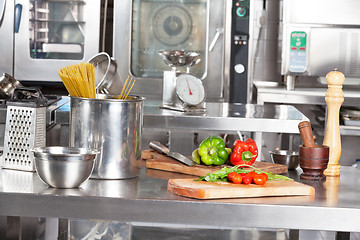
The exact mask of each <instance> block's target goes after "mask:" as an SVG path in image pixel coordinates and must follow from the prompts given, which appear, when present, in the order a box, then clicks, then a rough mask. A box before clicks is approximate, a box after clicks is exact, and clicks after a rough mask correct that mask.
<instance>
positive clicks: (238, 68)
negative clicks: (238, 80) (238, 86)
mask: <svg viewBox="0 0 360 240" xmlns="http://www.w3.org/2000/svg"><path fill="white" fill-rule="evenodd" d="M234 70H235V72H237V73H243V72H245V66H244V65H242V64H236V65H235V66H234Z"/></svg>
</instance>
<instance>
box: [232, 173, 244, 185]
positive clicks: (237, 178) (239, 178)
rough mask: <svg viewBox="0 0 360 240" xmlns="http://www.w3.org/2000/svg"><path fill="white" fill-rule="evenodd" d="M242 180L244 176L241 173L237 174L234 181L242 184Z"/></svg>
mask: <svg viewBox="0 0 360 240" xmlns="http://www.w3.org/2000/svg"><path fill="white" fill-rule="evenodd" d="M241 182H242V177H241V175H240V174H236V175H235V177H234V179H233V183H236V184H240V183H241Z"/></svg>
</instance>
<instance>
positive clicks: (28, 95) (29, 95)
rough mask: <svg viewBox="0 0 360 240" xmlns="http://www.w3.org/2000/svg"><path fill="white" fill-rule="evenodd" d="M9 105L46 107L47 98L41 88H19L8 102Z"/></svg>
mask: <svg viewBox="0 0 360 240" xmlns="http://www.w3.org/2000/svg"><path fill="white" fill-rule="evenodd" d="M7 104H8V105H15V106H30V107H45V106H46V105H47V98H46V97H44V95H43V94H42V92H41V91H40V89H39V88H29V87H17V88H15V90H14V92H13V94H12V95H11V97H10V99H9V100H8V102H7Z"/></svg>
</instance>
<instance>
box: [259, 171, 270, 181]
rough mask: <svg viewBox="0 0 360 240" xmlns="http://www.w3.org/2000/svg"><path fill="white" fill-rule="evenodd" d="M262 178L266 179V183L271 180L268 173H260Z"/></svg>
mask: <svg viewBox="0 0 360 240" xmlns="http://www.w3.org/2000/svg"><path fill="white" fill-rule="evenodd" d="M260 175H261V176H264V178H265V179H266V181H267V180H268V179H269V176H268V175H267V174H266V173H260Z"/></svg>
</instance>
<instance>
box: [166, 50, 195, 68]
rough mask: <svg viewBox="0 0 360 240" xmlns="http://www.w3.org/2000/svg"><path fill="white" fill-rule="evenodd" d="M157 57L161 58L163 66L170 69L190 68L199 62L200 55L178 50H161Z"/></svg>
mask: <svg viewBox="0 0 360 240" xmlns="http://www.w3.org/2000/svg"><path fill="white" fill-rule="evenodd" d="M159 55H160V56H162V57H163V60H164V62H165V64H167V65H168V66H170V67H191V66H193V65H195V64H198V63H199V62H200V59H199V56H200V54H199V53H197V52H186V51H179V50H162V51H159Z"/></svg>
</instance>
